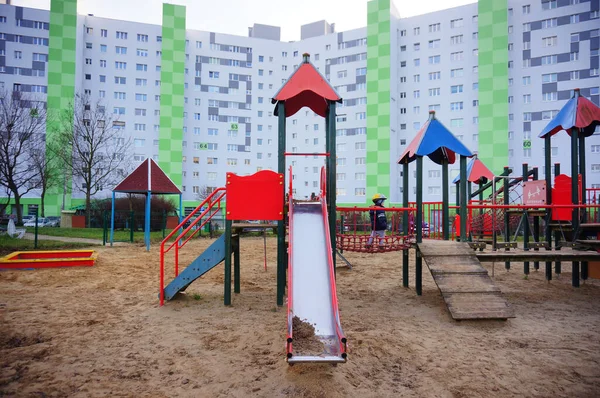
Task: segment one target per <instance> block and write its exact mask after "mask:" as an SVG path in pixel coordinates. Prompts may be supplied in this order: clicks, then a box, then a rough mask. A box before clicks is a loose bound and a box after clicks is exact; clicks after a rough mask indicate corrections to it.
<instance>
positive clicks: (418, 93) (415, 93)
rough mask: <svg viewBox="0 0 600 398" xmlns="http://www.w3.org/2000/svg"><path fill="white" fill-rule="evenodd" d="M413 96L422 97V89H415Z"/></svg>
mask: <svg viewBox="0 0 600 398" xmlns="http://www.w3.org/2000/svg"><path fill="white" fill-rule="evenodd" d="M413 98H421V91H420V90H415V91H413Z"/></svg>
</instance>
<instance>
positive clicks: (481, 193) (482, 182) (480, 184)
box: [477, 177, 487, 240]
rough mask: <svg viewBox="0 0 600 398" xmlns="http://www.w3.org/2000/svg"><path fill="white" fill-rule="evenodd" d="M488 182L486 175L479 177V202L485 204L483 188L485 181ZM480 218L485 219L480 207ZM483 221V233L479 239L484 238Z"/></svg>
mask: <svg viewBox="0 0 600 398" xmlns="http://www.w3.org/2000/svg"><path fill="white" fill-rule="evenodd" d="M486 182H487V179H486V178H485V177H481V178H480V179H479V189H478V190H477V191H478V192H479V204H480V205H481V204H483V189H481V188H482V187H483V185H485V183H486ZM479 218H480V219H481V220H483V209H479ZM483 229H484V228H483V221H482V224H481V235H479V239H481V240H483Z"/></svg>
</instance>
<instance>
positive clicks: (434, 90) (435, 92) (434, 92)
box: [429, 87, 440, 97]
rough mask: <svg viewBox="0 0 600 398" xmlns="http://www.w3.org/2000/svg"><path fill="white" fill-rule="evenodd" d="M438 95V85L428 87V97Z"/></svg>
mask: <svg viewBox="0 0 600 398" xmlns="http://www.w3.org/2000/svg"><path fill="white" fill-rule="evenodd" d="M439 95H440V88H439V87H437V88H430V89H429V96H430V97H437V96H439Z"/></svg>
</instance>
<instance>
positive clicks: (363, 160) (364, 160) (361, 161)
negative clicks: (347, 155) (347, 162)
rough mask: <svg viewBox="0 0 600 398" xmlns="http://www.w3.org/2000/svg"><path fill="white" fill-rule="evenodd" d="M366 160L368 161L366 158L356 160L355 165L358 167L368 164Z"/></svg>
mask: <svg viewBox="0 0 600 398" xmlns="http://www.w3.org/2000/svg"><path fill="white" fill-rule="evenodd" d="M366 160H367V158H364V157H360V158H355V159H354V164H357V165H361V164H366Z"/></svg>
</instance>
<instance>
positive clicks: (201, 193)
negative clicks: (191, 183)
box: [196, 185, 215, 202]
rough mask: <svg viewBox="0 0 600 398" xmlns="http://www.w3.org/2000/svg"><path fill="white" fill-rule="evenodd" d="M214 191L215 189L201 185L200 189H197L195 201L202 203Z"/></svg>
mask: <svg viewBox="0 0 600 398" xmlns="http://www.w3.org/2000/svg"><path fill="white" fill-rule="evenodd" d="M214 190H215V189H214V188H213V187H207V186H206V185H202V186H201V187H199V190H198V193H197V194H196V200H198V201H200V202H203V201H204V199H206V198H208V197H209V196H210V194H211V193H213V191H214Z"/></svg>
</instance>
